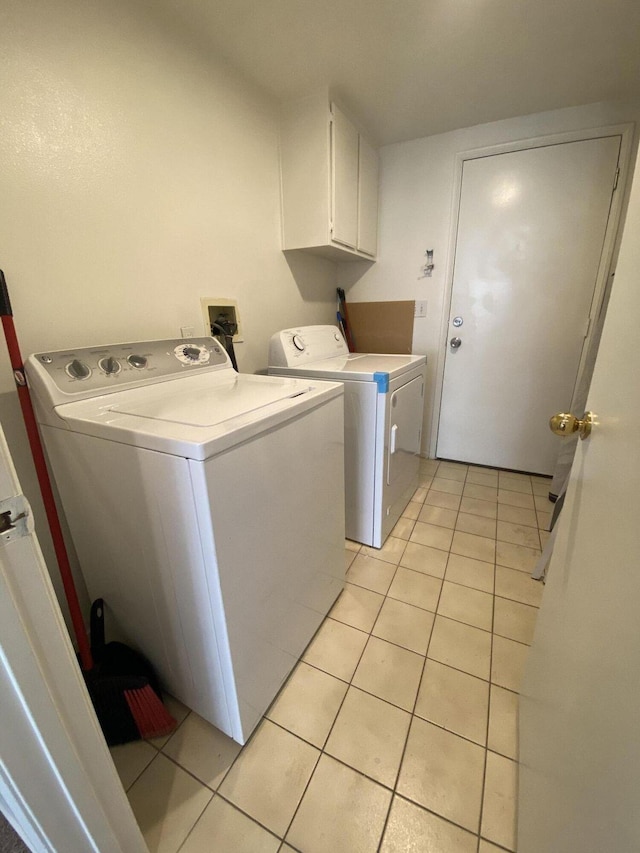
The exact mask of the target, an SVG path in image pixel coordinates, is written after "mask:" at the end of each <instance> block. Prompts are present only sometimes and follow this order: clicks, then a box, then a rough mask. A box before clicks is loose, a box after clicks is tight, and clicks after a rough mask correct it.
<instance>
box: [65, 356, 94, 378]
mask: <svg viewBox="0 0 640 853" xmlns="http://www.w3.org/2000/svg"><path fill="white" fill-rule="evenodd" d="M65 370H66V371H67V374H68V375H69V376H70V377H71V378H72V379H88V378H89V377H90V376H91V368H90V367H89V365H88V364H85V363H84V361H80V359H78V358H74V359H73V361H70V362H69V364H68V365H67V366H66V367H65Z"/></svg>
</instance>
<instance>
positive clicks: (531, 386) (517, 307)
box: [437, 136, 621, 474]
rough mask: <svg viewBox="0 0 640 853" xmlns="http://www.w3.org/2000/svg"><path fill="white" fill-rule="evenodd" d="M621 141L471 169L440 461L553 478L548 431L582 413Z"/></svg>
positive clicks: (585, 143)
mask: <svg viewBox="0 0 640 853" xmlns="http://www.w3.org/2000/svg"><path fill="white" fill-rule="evenodd" d="M620 142H621V137H620V136H608V137H601V138H597V139H588V140H582V141H577V142H567V143H563V144H558V145H548V146H545V147H541V148H530V149H526V150H523V151H513V152H509V153H506V154H497V155H493V156H489V157H481V158H478V159H473V160H466V161H465V163H464V167H463V176H462V193H461V200H460V211H459V218H458V234H457V242H456V254H455V267H454V276H453V292H452V299H451V312H450V316H449V327H448V336H447V354H446V360H445V371H444V384H443V391H442V403H441V411H440V421H439V428H438V442H437V455H438V456H439V457H440V458H443V459H456V460H461V461H464V462H472V463H476V464H479V465H492V466H496V467H500V468H512V469H515V470H521V471H531V472H535V473H539V474H552V473H553V468H554V464H555V459H556V456H557V453H558V447H557V444H556V443H555V442H554V440H553V436H552V434H551V433H550V432H549V431H548V429H547V422H548V419H549V416H550V415H551V414H553V413H554V412H557V411H566V410H567V408H568V407H569V405H570V403H571V397H572V393H573V389H574V386H575V382H576V377H577V372H578V367H579V363H580V357H581V353H582V347H583V343H584V339H585V335H586V334H587V330H588V323H589V312H590V310H591V304H592V299H593V294H594V288H595V284H596V279H597V272H598V266H599V263H600V257H601V254H602V248H603V243H604V238H605V233H606V229H607V222H608V218H609V208H610V205H611V196H612V193H613V189H614V184H615V177H616V169H617V164H618V155H619V151H620ZM456 318H458V319H456ZM458 323H461V325H457V324H458ZM453 338H457V339H458V340H459V342H460V344H459V346H458V348H456V349H454V348H453V347H452V346H451V344H450V341H451V339H453ZM455 343H456V342H455V341H454V345H455Z"/></svg>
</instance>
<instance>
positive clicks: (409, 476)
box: [269, 326, 426, 548]
mask: <svg viewBox="0 0 640 853" xmlns="http://www.w3.org/2000/svg"><path fill="white" fill-rule="evenodd" d="M269 373H271V374H276V375H280V376H297V377H307V378H314V379H330V380H332V381H334V382H342V383H343V384H344V421H345V425H344V428H345V513H346V517H345V529H346V535H347V538H348V539H352V540H354V541H356V542H362V543H363V544H365V545H371V546H373V547H374V548H381V547H382V545H383V544H384V541H385V539H386V538H387V536H388V535H389V533H390V532H391V530H392V529H393V527H394V526H395V524H396V522H397V521H398V519H399V518H400V516H401V514H402V512H403V510H404V509H405V507H406V505H407V503H408V502H409V500H410V499H411V496H412V494H413V492H414V491H415V489H416V487H417V485H418V472H419V464H420V461H419V460H420V439H421V436H422V419H423V410H424V384H425V374H426V356H424V355H393V354H378V353H370V354H367V353H350V352H349V349H348V347H347V345H346V343H345V340H344V338H343V336H342V334H341V333H340V330H339V329H338V327H337V326H302V327H300V328H296V329H283V330H282V331H281V332H277V333H276V334H275V335H273V336H272V338H271V341H270V344H269Z"/></svg>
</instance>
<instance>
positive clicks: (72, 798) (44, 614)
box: [0, 428, 147, 853]
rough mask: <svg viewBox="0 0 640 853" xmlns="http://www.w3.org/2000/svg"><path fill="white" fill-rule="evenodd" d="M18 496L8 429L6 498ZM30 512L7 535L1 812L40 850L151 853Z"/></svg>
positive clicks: (3, 477)
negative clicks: (82, 669) (102, 727)
mask: <svg viewBox="0 0 640 853" xmlns="http://www.w3.org/2000/svg"><path fill="white" fill-rule="evenodd" d="M18 495H20V485H19V483H18V479H17V476H16V473H15V469H14V467H13V464H12V463H11V459H10V456H9V450H8V447H7V444H6V441H5V439H4V434H3V433H2V429H1V428H0V500H1V501H3V502H4V501H8V500H9V499H12V498H14V497H16V496H18ZM3 505H5V506H6V504H3ZM24 512H25V514H26V521H25V527H26V529H25V530H24V531H18V529H17V526H16V529H13V528H12V529H9V530H8V531H6V532H5V533H3V534H2V537H1V538H0V702H1V707H2V715H1V716H2V724H1V726H0V808H1V809H2V811H3V812H5V814H6V816H7V819H8V820H9V821H10V822H11V823H12V825H13V826H14V828H15V829H16V831H18V832H19V833H20V834H21V836H22V837H23V838H24V839H25V840H26V841H27V842H28V844H29V846H30V847H31V849H32V850H33V851H34V853H40V852H41V851H42V853H45V851H46V853H53V851H63V850H64V851H65V853H88V851H96V853H98V851H99V853H147V846H146V844H145V842H144V839H143V837H142V834H141V832H140V829H139V827H138V825H137V823H136V820H135V817H134V815H133V812H132V811H131V807H130V805H129V802H128V800H127V796H126V794H125V792H124V789H123V787H122V784H121V783H120V779H119V778H118V774H117V772H116V769H115V767H114V764H113V761H112V760H111V756H110V754H109V750H108V747H107V745H106V743H105V740H104V737H103V736H102V732H101V731H100V728H99V725H98V721H97V719H96V716H95V713H94V711H93V707H92V705H91V701H90V699H89V694H88V692H87V689H86V687H85V684H84V679H83V677H82V675H81V672H80V669H79V667H78V664H77V662H76V657H75V652H74V650H73V647H72V645H71V641H70V639H69V635H68V633H67V630H66V627H65V624H64V620H63V618H62V613H61V612H60V607H59V606H58V602H57V599H56V596H55V593H54V590H53V586H52V584H51V579H50V578H49V574H48V572H47V569H46V566H45V563H44V559H43V557H42V552H41V551H40V547H39V545H38V540H37V538H36V535H35V533H34V532H33V516H32V513H31V509H30V507H29V506H28V504H26V502H25V504H24ZM14 517H17V516H14V514H13V512H12V515H11V519H12V520H13V519H14ZM22 533H24V535H20V534H22Z"/></svg>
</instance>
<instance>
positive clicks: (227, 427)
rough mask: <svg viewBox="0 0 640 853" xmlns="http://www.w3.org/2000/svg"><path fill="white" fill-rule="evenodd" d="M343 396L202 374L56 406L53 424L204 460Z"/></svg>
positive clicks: (310, 386)
mask: <svg viewBox="0 0 640 853" xmlns="http://www.w3.org/2000/svg"><path fill="white" fill-rule="evenodd" d="M342 394H343V387H342V386H341V385H340V384H338V383H335V382H316V381H315V380H313V379H308V378H307V379H303V378H302V377H300V378H295V379H294V378H288V377H283V376H260V375H257V376H253V375H248V374H242V373H240V374H238V373H236V372H235V371H232V370H225V371H220V372H219V373H200V374H191V375H189V376H184V377H180V378H178V379H174V380H169V381H166V382H158V383H156V384H151V385H145V386H144V387H141V388H130V389H127V390H124V391H120V392H115V393H113V394H103V395H101V396H98V397H92V398H89V399H86V400H78V401H76V402H73V403H64V404H63V405H61V406H56V408H55V410H54V412H55V415H54V419H55V420H56V421H57V419H58V418H60V419H61V420H60V421H57V424H56V425H60V426H63V425H64V426H66V428H67V429H69V430H71V431H73V432H78V433H84V434H85V435H91V436H94V437H96V438H103V439H107V440H110V441H119V442H122V443H123V444H130V445H133V446H135V447H139V448H146V449H148V450H159V451H161V452H163V453H170V454H173V455H176V456H184V457H186V458H189V459H196V460H204V459H208V458H209V457H210V456H214V455H216V454H217V453H220V452H222V451H224V450H228V449H229V448H230V447H233V446H234V445H236V444H239V443H240V442H242V441H247V440H248V439H250V438H253V437H254V436H257V435H259V434H261V433H263V432H266V431H267V430H269V429H272V428H274V427H276V426H278V425H279V424H281V423H284V422H285V421H287V420H290V419H291V418H295V417H298V416H299V415H302V414H303V413H305V412H307V411H310V410H311V409H313V408H315V407H316V406H319V405H321V404H322V403H325V402H326V401H327V400H330V399H331V398H333V397H339V396H341V395H342Z"/></svg>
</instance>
